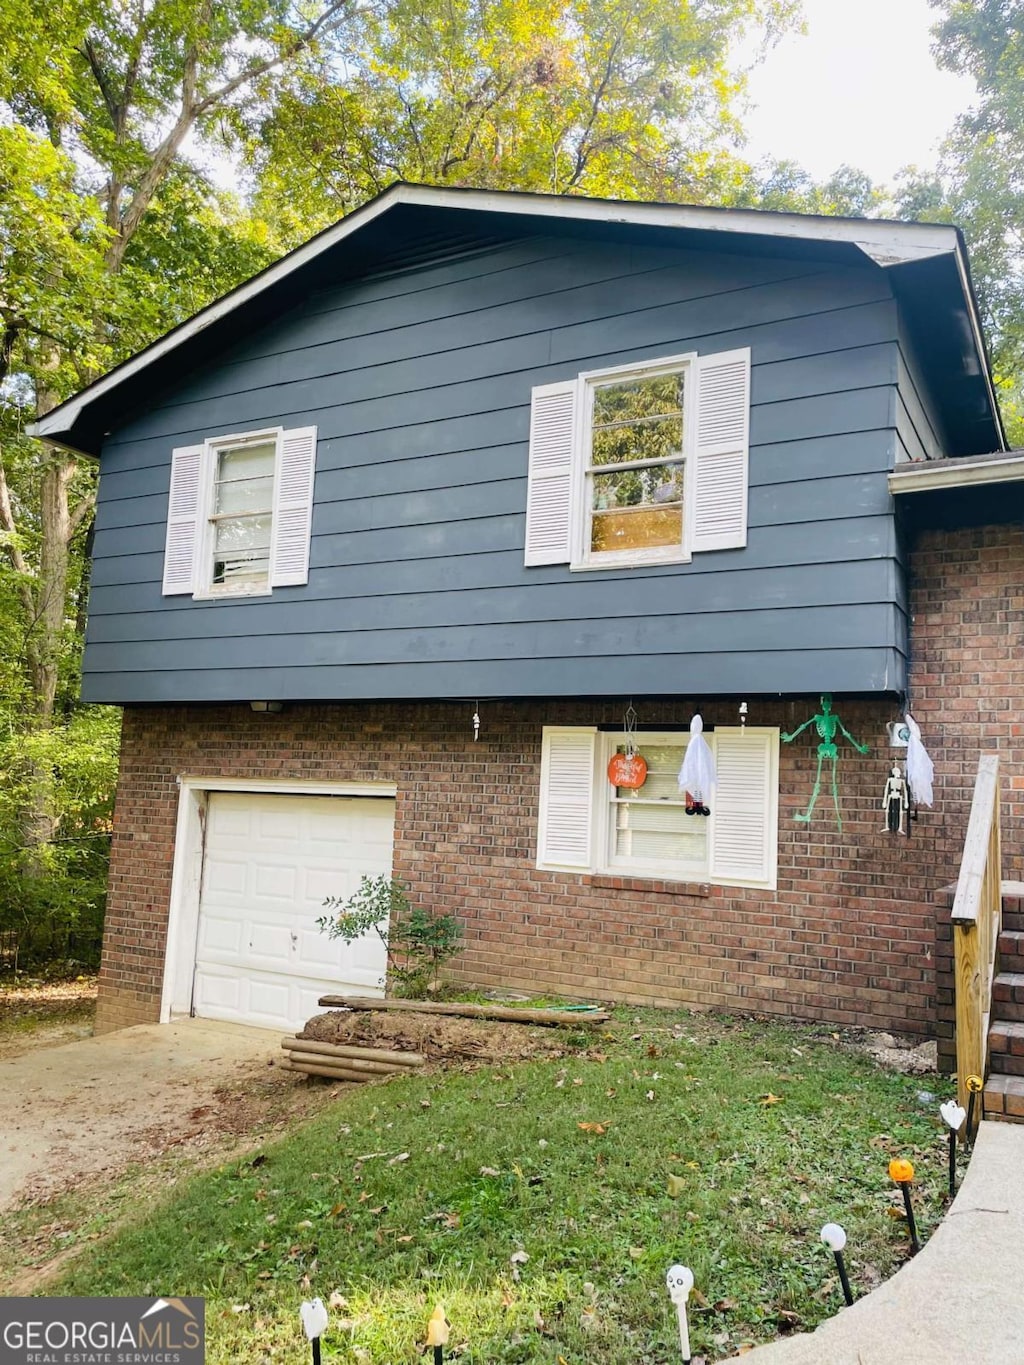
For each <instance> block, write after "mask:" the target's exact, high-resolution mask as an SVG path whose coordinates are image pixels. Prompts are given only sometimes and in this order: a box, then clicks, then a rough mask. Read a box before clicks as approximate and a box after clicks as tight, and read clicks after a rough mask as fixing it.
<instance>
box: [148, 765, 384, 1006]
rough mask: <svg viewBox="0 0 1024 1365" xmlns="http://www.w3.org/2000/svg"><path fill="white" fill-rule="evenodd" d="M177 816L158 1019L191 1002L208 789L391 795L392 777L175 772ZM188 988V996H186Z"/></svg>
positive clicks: (273, 793)
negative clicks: (323, 779) (325, 779)
mask: <svg viewBox="0 0 1024 1365" xmlns="http://www.w3.org/2000/svg"><path fill="white" fill-rule="evenodd" d="M178 786H179V789H180V790H179V795H178V816H177V820H176V822H175V827H174V861H173V864H172V867H171V895H170V899H169V901H168V906H167V948H166V952H165V954H164V975H163V985H162V988H161V993H160V1022H161V1024H167V1023H170V1021H171V1019H172V1018H173V1017H175V1016H178V1015H181V1014H186V1013H187V1012H188V1010H189V1008H190V1007H191V1000H192V977H193V974H194V972H195V963H196V935H197V933H198V929H199V898H200V891H201V889H202V876H203V817H204V814H205V811H206V803H207V798H208V797H209V795H210V793H211V792H252V793H253V794H255V795H267V796H353V797H360V796H362V797H366V796H379V797H384V798H385V799H390V800H394V799H395V797H396V796H397V795H398V787H397V785H396V784H395V783H394V782H316V781H306V780H304V779H302V778H294V779H287V778H282V779H280V780H275V779H272V778H267V779H264V778H258V777H202V776H194V777H186V776H182V777H179V778H178ZM186 991H187V995H188V999H187V1001H186V999H185V993H186Z"/></svg>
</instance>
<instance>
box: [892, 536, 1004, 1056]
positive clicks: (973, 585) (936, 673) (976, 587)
mask: <svg viewBox="0 0 1024 1365" xmlns="http://www.w3.org/2000/svg"><path fill="white" fill-rule="evenodd" d="M910 570H911V580H910V587H911V612H912V627H911V640H912V658H911V695H912V698H913V711H914V715H915V716H916V717H917V719H918V720H919V722H920V724H921V728H922V731H923V732H924V734H925V736H926V741H927V744H928V747H929V751H930V752H931V754H932V757H933V759H934V760H935V765H936V770H937V774H938V780H937V783H936V808H937V809H940V810H942V811H943V812H944V813H945V815H946V821H945V828H944V829H943V830H942V832H941V833H940V834H939V836H938V837H937V840H936V849H935V853H936V873H937V876H936V881H935V887H936V891H937V893H938V894H937V895H936V897H935V904H936V914H937V919H938V924H937V943H936V950H937V957H938V980H937V995H936V1005H937V1015H938V1022H937V1025H936V1032H937V1034H938V1036H939V1058H940V1064H941V1065H943V1066H944V1067H945V1068H948V1069H950V1070H952V1069H953V1065H954V1061H955V1047H954V1039H953V1018H954V1011H953V969H952V953H953V936H952V929H951V926H950V923H949V911H950V907H951V906H952V903H953V895H952V887H950V888H949V889H948V890H946V891H944V892H943V891H939V888H940V887H942V885H943V881H945V882H949V883H952V882H954V881H955V878H956V872H957V865H958V862H959V855H960V850H961V847H962V844H963V832H964V829H965V828H966V822H967V814H968V811H969V809H970V801H971V793H972V789H973V786H974V778H975V775H976V773H977V767H978V755H979V753H981V752H983V751H984V752H996V753H998V754H999V756H1000V772H1001V781H1002V806H1001V811H1000V817H1001V824H1002V843H1003V877H1004V878H1005V879H1006V880H1021V878H1022V876H1024V528H1021V527H1020V526H988V527H983V528H981V529H975V530H963V531H929V532H926V533H924V534H921V535H919V536H918V538H917V542H916V544H915V546H914V549H913V553H912V554H911V557H910ZM946 872H948V876H947V875H946Z"/></svg>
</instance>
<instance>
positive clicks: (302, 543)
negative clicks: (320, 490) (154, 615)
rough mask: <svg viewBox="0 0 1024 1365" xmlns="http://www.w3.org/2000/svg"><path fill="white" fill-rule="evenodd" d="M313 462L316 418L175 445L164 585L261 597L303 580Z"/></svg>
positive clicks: (203, 593)
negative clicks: (287, 426) (290, 426)
mask: <svg viewBox="0 0 1024 1365" xmlns="http://www.w3.org/2000/svg"><path fill="white" fill-rule="evenodd" d="M315 464H316V428H315V427H297V428H294V429H292V430H284V429H282V428H280V427H274V428H270V429H269V430H261V431H251V432H242V433H240V434H235V435H225V436H215V437H211V438H210V439H209V440H207V441H204V442H203V444H202V445H195V446H182V447H179V448H178V449H176V450H175V451H173V453H172V458H171V483H170V498H169V504H168V517H167V543H166V550H165V554H164V578H163V591H164V594H165V595H170V594H175V593H189V594H190V595H191V596H193V597H211V598H213V597H240V596H254V595H259V594H263V593H269V592H271V591H272V590H273V589H274V588H276V587H283V586H285V585H289V584H298V583H305V582H306V580H307V578H308V575H309V539H310V526H311V519H312V508H313V474H314V468H315Z"/></svg>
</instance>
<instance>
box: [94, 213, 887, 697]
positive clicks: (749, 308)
mask: <svg viewBox="0 0 1024 1365" xmlns="http://www.w3.org/2000/svg"><path fill="white" fill-rule="evenodd" d="M745 345H749V346H750V347H751V348H752V356H753V375H752V413H751V464H750V480H751V487H750V506H749V528H750V529H749V539H748V545H747V548H746V549H745V550H732V551H721V552H716V553H710V554H703V555H698V556H695V558H694V560H693V562H692V563H691V564H689V565H682V566H671V567H670V566H664V567H649V568H645V569H642V570H632V571H629V570H619V571H605V572H600V573H585V574H572V573H570V572H569V570H568V568H567V567H562V566H552V567H547V568H531V569H527V568H525V567H524V566H523V533H524V519H525V499H526V463H527V436H528V428H529V400H530V390H531V388H532V387H533V385H535V384H541V383H548V382H551V381H553V380H558V379H564V378H568V377H570V376H571V375H573V374H575V373H577V372H578V371H579V370H581V369H593V368H597V367H599V366H603V365H613V364H618V363H623V362H627V361H633V360H640V359H653V358H657V357H659V356H663V355H668V354H673V353H677V352H684V351H691V350H695V351H698V352H700V353H706V352H710V351H718V350H726V349H732V348H734V347H738V346H745ZM901 364H903V362H902V360H901V352H900V348H899V344H898V323H897V316H896V305H895V303H894V301H893V299H892V296H891V292H890V289H889V285H888V283H887V281H886V278H885V275H884V272H882V271H881V270H878V269H876V268H874V267H872V266H869V265H865V266H864V267H863V268H860V269H843V268H838V267H833V266H828V267H823V266H820V265H812V264H808V263H807V262H798V261H795V260H787V259H785V258H779V257H774V258H771V259H760V258H758V257H755V256H749V255H728V254H725V253H721V254H711V253H707V252H695V251H682V250H679V251H675V250H669V249H662V248H658V249H644V248H639V247H636V248H630V249H624V248H623V247H622V246H621V245H614V246H613V245H607V246H605V245H602V244H601V243H595V242H574V241H572V240H567V239H565V238H556V239H551V240H545V239H541V238H536V237H535V238H529V239H524V240H523V241H520V242H513V243H511V244H509V245H507V246H503V247H499V248H494V249H492V250H490V251H488V252H484V253H480V254H479V255H476V256H473V257H470V258H465V257H464V258H461V259H459V260H449V261H441V262H437V263H434V264H431V265H424V266H421V267H419V268H417V269H416V270H415V271H407V272H403V273H401V274H397V275H393V276H390V277H382V278H378V279H373V280H366V281H362V282H360V283H357V284H346V285H343V286H339V287H338V288H337V289H334V290H331V289H326V290H320V291H319V292H318V293H317V294H315V295H313V296H310V297H309V298H307V299H305V300H303V301H301V302H299V303H297V305H296V306H295V307H294V308H293V309H292V310H291V312H290V313H288V314H287V315H286V316H284V317H282V318H281V319H280V320H279V321H278V323H277V324H276V325H274V326H272V327H268V328H265V329H263V330H262V331H260V332H258V333H256V334H255V335H253V336H251V337H248V338H246V339H245V340H244V341H240V342H239V344H238V346H237V347H235V348H234V349H233V350H232V351H231V352H230V353H228V354H226V355H224V356H223V357H222V360H221V362H220V363H219V364H217V365H216V366H213V367H209V366H208V367H206V369H205V370H204V371H203V372H202V373H200V374H196V375H195V376H193V377H192V378H191V379H190V380H189V381H187V382H185V383H183V384H181V385H179V386H178V387H177V388H176V389H175V390H174V391H173V392H169V393H167V394H165V395H162V396H161V397H160V399H159V400H158V401H155V402H154V403H153V404H152V405H151V406H150V407H149V408H148V409H147V410H146V411H145V412H144V413H139V414H136V415H135V417H134V418H133V419H132V420H131V421H130V422H129V423H127V424H126V425H125V426H123V427H122V428H120V429H119V430H117V431H115V432H113V433H112V434H111V436H110V437H109V439H108V440H107V442H106V443H105V445H104V449H103V455H102V461H101V480H100V501H99V507H98V511H97V527H96V545H95V563H94V569H93V587H92V600H91V607H90V621H89V631H88V642H87V648H86V655H85V694H86V696H87V697H89V698H90V699H93V700H103V701H111V702H146V701H162V700H170V699H177V700H190V701H203V700H225V699H227V700H245V699H248V698H254V697H260V698H263V697H271V698H274V697H280V698H284V699H288V698H292V699H297V700H298V699H321V698H322V699H342V698H353V697H374V696H379V697H389V696H391V697H437V696H440V697H450V696H463V697H465V696H469V697H475V696H477V695H482V696H488V695H492V696H493V695H510V696H515V695H522V696H543V695H564V694H572V695H581V694H588V693H591V694H593V693H602V692H603V693H607V692H613V693H618V692H628V693H633V694H636V695H640V694H643V693H647V694H652V693H679V692H685V693H693V694H696V695H711V694H714V693H744V694H747V693H749V694H755V693H757V692H762V693H769V692H802V693H806V692H808V691H815V690H820V689H831V690H833V691H837V692H840V691H879V690H890V691H891V690H900V689H901V688H902V686H903V681H904V653H905V635H906V618H905V604H904V591H903V586H902V574H901V570H900V564H899V560H898V551H897V545H896V537H895V534H894V527H893V519H892V503H891V499H890V497H889V494H888V491H887V486H886V478H885V476H886V473H887V472H888V470H889V469H890V468H891V467H892V464H893V461H894V459H895V455H896V448H897V440H898V435H897V421H898V408H899V403H900V399H901V391H900V389H899V376H900V372H901V369H900V367H901ZM306 423H315V424H316V425H317V427H318V429H319V442H318V449H317V474H316V492H315V499H316V500H315V507H314V516H313V540H312V546H311V558H310V578H309V583H308V584H307V585H306V586H305V587H299V588H285V589H277V590H275V592H274V593H273V595H272V596H271V597H269V598H256V599H251V600H248V601H246V600H222V601H207V602H193V601H192V600H191V599H189V598H187V597H170V598H164V597H162V596H161V593H160V579H161V573H162V560H163V541H164V522H165V517H166V510H167V486H168V477H169V468H170V452H171V449H172V448H173V447H174V446H177V445H184V444H189V443H192V442H195V441H199V440H202V439H203V438H204V437H207V436H213V435H218V434H223V433H226V432H232V431H244V430H247V429H252V428H256V427H259V426H263V425H278V424H283V425H286V426H297V425H305V424H306Z"/></svg>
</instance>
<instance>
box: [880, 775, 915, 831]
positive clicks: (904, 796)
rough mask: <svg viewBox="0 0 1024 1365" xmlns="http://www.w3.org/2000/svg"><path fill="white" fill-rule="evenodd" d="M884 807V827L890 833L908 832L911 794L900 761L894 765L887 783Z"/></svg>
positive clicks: (883, 800)
mask: <svg viewBox="0 0 1024 1365" xmlns="http://www.w3.org/2000/svg"><path fill="white" fill-rule="evenodd" d="M882 809H883V810H884V811H885V824H884V825H883V826H882V828H883V829H887V830H888V831H889V833H890V834H906V833H907V811H908V810H909V809H910V796H909V792H908V789H907V782H906V779H905V778H904V776H903V774H902V773H901V772H900V765H899V764H898V763H894V764H893V765H892V772H891V773H890V774H889V778H888V781H887V782H886V784H885V792H884V794H883V796H882Z"/></svg>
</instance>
